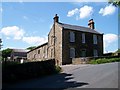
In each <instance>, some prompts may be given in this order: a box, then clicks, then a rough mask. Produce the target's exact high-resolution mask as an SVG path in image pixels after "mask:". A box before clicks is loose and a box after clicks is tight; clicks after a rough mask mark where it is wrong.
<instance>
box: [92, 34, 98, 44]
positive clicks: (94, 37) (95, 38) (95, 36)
mask: <svg viewBox="0 0 120 90" xmlns="http://www.w3.org/2000/svg"><path fill="white" fill-rule="evenodd" d="M93 44H97V35H93Z"/></svg>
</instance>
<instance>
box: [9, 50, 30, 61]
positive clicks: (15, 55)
mask: <svg viewBox="0 0 120 90" xmlns="http://www.w3.org/2000/svg"><path fill="white" fill-rule="evenodd" d="M27 52H28V50H25V49H12V52H11V56H10V60H12V61H16V62H21V60H23V61H26V60H27Z"/></svg>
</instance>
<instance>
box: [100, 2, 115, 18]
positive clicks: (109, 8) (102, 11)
mask: <svg viewBox="0 0 120 90" xmlns="http://www.w3.org/2000/svg"><path fill="white" fill-rule="evenodd" d="M115 10H116V8H115V7H114V6H113V5H111V4H110V5H109V6H106V7H105V8H101V9H100V11H99V14H102V16H106V15H111V14H113V13H114V12H115Z"/></svg>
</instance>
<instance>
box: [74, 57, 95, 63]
mask: <svg viewBox="0 0 120 90" xmlns="http://www.w3.org/2000/svg"><path fill="white" fill-rule="evenodd" d="M92 59H93V58H92V57H83V58H73V59H72V64H86V63H88V62H89V61H90V60H92Z"/></svg>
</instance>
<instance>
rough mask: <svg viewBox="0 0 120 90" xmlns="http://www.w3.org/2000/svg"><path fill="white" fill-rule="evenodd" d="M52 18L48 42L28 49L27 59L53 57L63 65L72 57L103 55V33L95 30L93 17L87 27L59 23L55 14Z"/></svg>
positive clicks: (69, 62)
mask: <svg viewBox="0 0 120 90" xmlns="http://www.w3.org/2000/svg"><path fill="white" fill-rule="evenodd" d="M53 19H54V23H53V26H52V28H51V30H50V32H49V34H48V42H47V43H45V44H43V45H40V46H38V47H36V48H34V49H33V50H31V51H29V52H28V53H27V59H28V60H30V61H33V60H39V61H42V60H48V59H55V63H56V64H57V65H64V64H71V63H72V60H73V59H74V58H81V57H98V56H102V55H103V34H102V33H99V32H98V31H96V30H95V26H94V21H93V19H91V20H89V22H88V27H83V26H77V25H70V24H65V23H61V22H59V17H58V16H57V14H56V15H55V17H54V18H53Z"/></svg>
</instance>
